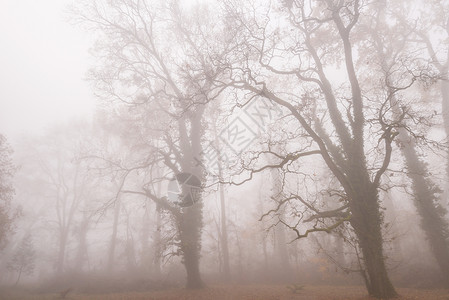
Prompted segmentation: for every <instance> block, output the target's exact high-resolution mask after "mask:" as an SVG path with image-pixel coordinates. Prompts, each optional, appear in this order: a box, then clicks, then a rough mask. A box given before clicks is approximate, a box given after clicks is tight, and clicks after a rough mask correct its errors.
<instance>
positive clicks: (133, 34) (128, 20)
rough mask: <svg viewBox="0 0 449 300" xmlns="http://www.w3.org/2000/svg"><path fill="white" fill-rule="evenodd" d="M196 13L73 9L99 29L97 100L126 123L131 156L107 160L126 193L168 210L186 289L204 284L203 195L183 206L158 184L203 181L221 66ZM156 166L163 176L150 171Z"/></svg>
mask: <svg viewBox="0 0 449 300" xmlns="http://www.w3.org/2000/svg"><path fill="white" fill-rule="evenodd" d="M195 14H196V16H195V15H193V16H190V17H187V16H186V14H184V13H183V11H182V8H181V7H180V6H179V4H178V2H177V1H170V2H168V3H163V2H159V1H131V0H120V1H114V2H103V1H89V2H86V3H85V5H84V6H82V7H80V10H79V11H78V12H77V15H78V16H79V17H80V18H81V19H82V21H83V22H84V24H87V26H93V27H94V28H95V29H96V30H98V32H99V33H100V36H101V37H100V41H101V44H100V43H99V45H100V46H99V47H98V48H97V51H98V52H97V54H98V56H99V58H100V60H99V61H100V64H99V65H98V67H97V68H96V70H94V71H93V72H92V78H93V80H95V82H96V83H97V84H98V86H97V87H98V91H99V92H100V93H101V95H100V96H101V98H102V99H104V100H106V101H107V102H108V103H113V104H114V105H115V106H116V108H114V109H117V110H118V111H120V114H121V116H118V118H117V122H120V121H124V123H123V124H126V126H124V127H125V128H124V131H123V132H124V135H123V136H126V138H125V139H126V142H127V144H129V145H130V150H132V157H131V158H130V160H128V161H126V162H124V161H121V160H120V159H117V158H115V159H112V160H110V162H111V167H112V168H115V170H116V171H118V172H120V174H122V176H123V178H124V180H123V184H122V189H121V190H122V192H123V193H129V194H137V195H142V196H145V197H147V198H148V199H150V200H152V201H154V202H155V203H156V204H157V206H158V207H160V209H164V210H166V211H169V212H170V213H171V215H172V217H173V219H174V222H175V224H176V228H177V231H178V239H179V243H178V245H179V249H180V251H179V253H180V254H181V255H182V257H183V263H184V265H185V268H186V271H187V287H189V288H197V287H201V286H202V285H203V283H202V280H201V276H200V271H199V263H200V250H201V230H202V207H203V206H202V203H201V194H199V195H197V196H198V199H195V203H189V204H192V205H187V206H185V207H180V206H177V205H176V204H174V203H172V202H170V201H169V200H168V199H167V197H163V196H161V195H158V194H157V193H156V192H155V185H156V184H157V182H158V181H161V180H167V179H168V175H167V173H171V175H172V176H173V177H175V178H178V176H181V175H180V174H190V175H192V176H193V177H195V178H197V179H198V181H199V182H200V186H201V185H203V183H204V181H205V174H204V170H203V169H202V167H201V165H200V164H199V163H198V161H201V157H202V144H203V139H204V119H203V117H204V111H205V105H206V104H207V103H208V102H209V101H211V100H212V99H214V98H215V97H216V93H214V92H213V89H212V83H213V80H214V79H215V78H217V76H218V74H220V71H221V70H220V69H219V68H217V67H216V66H215V65H214V64H213V63H212V62H211V60H212V59H214V57H215V55H212V56H210V55H208V54H210V53H206V51H205V49H209V50H211V51H213V49H212V46H211V45H210V44H209V43H208V41H209V40H210V39H209V38H210V35H211V33H212V32H213V31H211V30H210V28H209V27H208V23H207V22H206V20H208V19H209V22H211V19H210V16H209V14H208V12H207V11H206V10H205V9H204V8H201V7H200V8H198V10H197V11H195ZM200 15H201V18H199V16H200ZM200 19H201V20H202V21H203V22H202V23H200V22H199V21H198V20H200ZM214 47H215V46H214ZM225 49H226V47H225ZM217 53H219V52H218V51H217ZM125 118H127V119H128V120H124V119H125ZM157 168H161V169H162V170H163V175H162V176H157V175H155V172H154V169H157ZM139 172H140V174H142V173H143V175H137V173H139ZM132 176H134V177H132ZM131 177H132V178H140V179H141V180H140V186H139V185H136V184H135V181H134V184H131V183H129V182H131V180H127V178H131ZM185 189H186V187H185V185H184V186H183V191H182V194H183V195H186V193H187V191H186V190H185Z"/></svg>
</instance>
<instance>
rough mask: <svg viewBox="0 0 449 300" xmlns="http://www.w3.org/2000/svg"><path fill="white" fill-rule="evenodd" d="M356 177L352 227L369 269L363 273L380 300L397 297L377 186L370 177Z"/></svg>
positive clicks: (351, 205)
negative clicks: (388, 264) (387, 257)
mask: <svg viewBox="0 0 449 300" xmlns="http://www.w3.org/2000/svg"><path fill="white" fill-rule="evenodd" d="M355 174H359V176H357V177H354V176H353V178H352V180H351V181H352V183H353V189H352V193H349V195H350V200H349V206H350V208H351V213H352V216H351V221H350V222H351V225H352V227H353V228H354V230H355V233H356V235H357V238H358V241H359V246H360V248H361V250H362V255H363V262H364V267H365V270H363V272H364V274H362V275H363V276H364V279H365V285H366V288H367V290H368V293H369V294H370V295H371V296H373V297H376V298H380V299H389V298H393V297H396V296H397V293H396V291H395V289H394V287H393V285H392V283H391V281H390V278H389V276H388V273H387V268H386V265H385V257H384V254H383V239H382V230H381V224H382V216H381V213H380V208H379V199H378V193H377V187H375V186H374V185H373V184H372V183H371V182H370V181H369V177H368V176H367V175H365V176H363V175H362V176H360V174H363V173H361V172H358V173H354V175H355Z"/></svg>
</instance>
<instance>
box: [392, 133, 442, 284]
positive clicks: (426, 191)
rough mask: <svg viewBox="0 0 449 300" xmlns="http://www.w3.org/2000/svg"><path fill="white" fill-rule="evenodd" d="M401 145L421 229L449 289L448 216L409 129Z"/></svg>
mask: <svg viewBox="0 0 449 300" xmlns="http://www.w3.org/2000/svg"><path fill="white" fill-rule="evenodd" d="M399 142H400V145H401V150H402V154H403V155H404V158H405V162H406V165H407V167H408V171H409V175H408V176H409V177H410V179H411V180H412V186H413V192H414V204H415V207H416V210H417V211H418V214H419V216H420V217H421V228H422V229H423V230H424V232H425V234H426V236H427V238H428V240H429V244H430V247H431V250H432V254H433V255H434V257H435V259H436V260H437V263H438V266H439V268H440V270H441V273H442V275H443V278H444V279H445V284H446V286H448V287H449V237H448V228H449V226H448V224H447V222H446V220H445V219H444V214H443V213H442V212H441V211H440V210H439V209H438V208H437V207H436V201H438V199H436V197H435V190H433V189H432V187H431V184H430V183H429V182H428V180H426V177H425V176H426V174H427V173H428V172H427V167H426V165H425V164H424V163H423V162H422V161H421V159H420V158H419V156H418V154H417V153H416V149H415V146H414V142H413V140H412V139H411V138H410V136H409V135H408V134H407V132H406V131H405V129H400V132H399Z"/></svg>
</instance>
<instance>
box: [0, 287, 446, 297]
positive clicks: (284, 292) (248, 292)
mask: <svg viewBox="0 0 449 300" xmlns="http://www.w3.org/2000/svg"><path fill="white" fill-rule="evenodd" d="M296 288H297V290H296V291H295V292H296V293H294V291H292V289H291V287H290V288H289V287H288V286H287V285H216V286H209V287H207V288H204V289H201V290H185V289H169V290H159V291H152V292H139V293H113V294H81V293H76V291H73V292H69V293H68V294H67V295H66V296H65V297H64V298H63V297H62V296H61V295H60V294H39V295H37V294H34V295H33V294H31V293H29V292H28V293H27V292H24V291H17V290H9V291H5V290H2V291H0V299H1V300H15V299H17V300H18V299H20V300H28V299H30V300H31V299H35V300H47V299H51V300H56V299H69V300H75V299H76V300H78V299H82V300H88V299H89V300H94V299H95V300H106V299H108V300H109V299H110V300H144V299H145V300H150V299H151V300H152V299H154V300H172V299H173V300H175V299H182V300H234V299H245V300H278V299H279V300H281V299H282V300H284V299H286V300H287V299H301V300H306V299H307V300H327V299H334V300H337V299H338V300H340V299H341V300H343V299H344V300H355V299H357V300H362V299H363V300H365V299H366V300H368V299H374V298H371V297H368V296H367V293H366V290H365V288H364V287H361V286H302V287H296ZM397 291H398V292H399V294H400V295H401V297H400V298H398V299H410V300H411V299H423V300H433V299H435V300H437V299H441V300H449V290H418V289H409V288H398V289H397Z"/></svg>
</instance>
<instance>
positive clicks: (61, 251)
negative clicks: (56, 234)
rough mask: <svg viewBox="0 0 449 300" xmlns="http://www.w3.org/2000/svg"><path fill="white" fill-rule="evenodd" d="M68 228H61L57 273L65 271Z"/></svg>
mask: <svg viewBox="0 0 449 300" xmlns="http://www.w3.org/2000/svg"><path fill="white" fill-rule="evenodd" d="M67 238H68V230H67V228H66V227H64V228H62V229H61V232H60V238H59V251H58V261H57V263H56V273H57V274H62V272H63V271H64V261H65V250H66V246H67Z"/></svg>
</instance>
